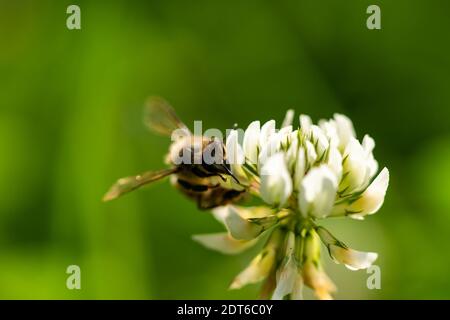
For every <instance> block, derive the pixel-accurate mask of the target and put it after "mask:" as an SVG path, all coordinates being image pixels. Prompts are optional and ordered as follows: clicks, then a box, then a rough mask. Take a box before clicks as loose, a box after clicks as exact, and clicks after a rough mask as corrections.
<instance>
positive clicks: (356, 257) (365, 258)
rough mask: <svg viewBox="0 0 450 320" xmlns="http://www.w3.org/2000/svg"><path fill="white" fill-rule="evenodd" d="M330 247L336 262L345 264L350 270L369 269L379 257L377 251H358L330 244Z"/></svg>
mask: <svg viewBox="0 0 450 320" xmlns="http://www.w3.org/2000/svg"><path fill="white" fill-rule="evenodd" d="M329 248H330V254H331V257H332V258H333V259H334V260H335V262H336V263H342V264H344V265H345V266H346V267H347V268H348V269H350V270H359V269H367V268H369V267H370V266H371V265H372V263H373V262H375V260H376V259H377V258H378V254H376V253H375V252H363V251H356V250H353V249H350V248H343V247H340V246H336V245H330V247H329Z"/></svg>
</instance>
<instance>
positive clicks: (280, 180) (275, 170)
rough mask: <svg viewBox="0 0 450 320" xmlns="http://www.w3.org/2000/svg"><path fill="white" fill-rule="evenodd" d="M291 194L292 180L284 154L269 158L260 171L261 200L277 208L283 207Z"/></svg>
mask: <svg viewBox="0 0 450 320" xmlns="http://www.w3.org/2000/svg"><path fill="white" fill-rule="evenodd" d="M291 192H292V179H291V176H290V174H289V172H288V169H287V166H286V160H285V159H284V154H283V153H281V152H279V153H276V154H274V155H273V156H271V157H270V158H269V159H268V160H267V162H266V163H265V164H264V166H263V167H262V169H261V188H260V193H261V198H262V199H263V200H264V201H265V202H267V203H269V204H271V205H275V206H278V207H282V206H284V204H285V203H286V201H287V199H288V198H289V196H290V195H291Z"/></svg>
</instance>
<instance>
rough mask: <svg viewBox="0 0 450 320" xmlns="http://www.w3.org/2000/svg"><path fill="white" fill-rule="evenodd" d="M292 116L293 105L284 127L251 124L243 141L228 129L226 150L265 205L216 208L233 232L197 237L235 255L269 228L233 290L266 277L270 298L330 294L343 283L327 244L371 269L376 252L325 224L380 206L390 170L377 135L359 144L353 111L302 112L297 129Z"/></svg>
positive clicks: (341, 257) (340, 256) (353, 265)
mask: <svg viewBox="0 0 450 320" xmlns="http://www.w3.org/2000/svg"><path fill="white" fill-rule="evenodd" d="M293 118H294V114H293V111H292V110H289V111H288V113H287V115H286V117H285V120H284V121H283V124H282V127H281V129H280V130H276V127H275V121H274V120H270V121H268V122H266V123H264V124H263V125H261V124H260V122H259V121H254V122H252V123H251V124H250V125H249V126H248V128H247V129H246V130H245V133H244V138H243V142H242V145H240V144H239V142H238V139H237V134H236V133H234V132H232V133H231V134H230V135H229V137H228V140H227V143H226V144H227V153H229V154H231V155H232V156H231V157H232V158H233V159H235V160H236V162H237V163H232V164H231V166H230V167H231V170H232V171H233V173H234V174H235V175H237V176H239V177H240V180H241V182H242V181H243V182H245V183H244V184H245V185H246V186H248V188H249V190H250V192H251V193H252V194H253V195H254V196H255V197H258V198H260V199H262V201H263V202H264V203H265V205H262V206H258V207H241V206H237V205H227V206H224V207H219V208H216V209H214V212H213V213H214V216H215V217H216V218H217V219H218V220H219V221H220V222H222V223H223V224H224V225H225V227H226V229H227V232H224V233H215V234H209V235H197V236H194V240H196V241H198V242H200V243H202V244H203V245H205V246H206V247H208V248H210V249H215V250H218V251H220V252H222V253H226V254H233V253H239V252H242V251H243V250H246V249H248V248H250V247H251V246H253V245H254V244H256V243H257V242H258V241H259V240H260V239H262V238H267V237H265V236H264V234H270V235H268V240H267V241H266V244H265V245H264V247H263V249H262V251H261V252H260V253H259V254H257V255H256V256H255V258H254V259H253V260H252V261H251V263H250V264H249V266H248V267H247V268H245V269H244V270H243V271H242V272H241V273H240V274H239V275H238V276H237V277H236V278H235V279H234V281H233V282H232V284H231V286H230V288H232V289H238V288H241V287H242V286H244V285H247V284H251V283H256V282H260V281H263V280H264V284H263V289H262V292H263V293H262V296H263V297H272V298H273V299H285V298H291V299H301V298H302V290H303V287H304V286H308V287H310V288H312V289H313V290H314V292H315V295H316V296H317V298H319V299H331V298H332V294H333V293H334V292H335V291H336V286H335V285H334V283H333V282H332V281H331V280H330V278H329V277H328V276H327V274H326V273H325V271H324V269H323V267H322V263H321V242H322V243H323V244H324V246H325V248H326V249H327V251H328V253H329V255H330V257H331V258H332V259H333V260H334V261H335V262H336V263H340V264H344V265H345V266H346V267H347V268H349V269H351V270H359V269H365V268H368V267H370V266H371V265H372V263H374V261H375V260H376V258H377V254H376V253H373V252H361V251H357V250H353V249H351V248H349V247H348V246H347V245H346V244H344V243H343V242H342V241H340V240H338V239H337V238H336V237H335V236H333V235H332V234H331V233H330V232H329V231H328V230H327V229H325V228H323V227H321V226H319V225H318V222H319V221H320V219H324V218H328V217H350V218H354V219H363V218H364V217H366V216H367V215H371V214H374V213H375V212H377V211H378V210H379V209H380V207H381V206H382V204H383V201H384V197H385V194H386V191H387V187H388V184H389V171H388V169H387V168H384V169H383V170H381V172H380V173H379V174H378V175H377V170H378V163H377V161H376V160H375V158H374V155H373V150H374V147H375V142H374V140H373V139H372V138H371V137H370V136H369V135H365V136H364V137H363V139H362V142H360V141H359V140H358V139H357V136H356V133H355V130H354V128H353V124H352V122H351V121H350V119H349V118H347V117H346V116H344V115H340V114H335V115H334V117H333V119H330V120H320V121H319V122H318V125H315V124H313V122H312V120H311V118H310V117H309V116H306V115H300V117H299V124H300V125H299V127H298V128H296V129H294V128H293ZM241 178H242V179H241ZM240 187H241V188H242V186H240Z"/></svg>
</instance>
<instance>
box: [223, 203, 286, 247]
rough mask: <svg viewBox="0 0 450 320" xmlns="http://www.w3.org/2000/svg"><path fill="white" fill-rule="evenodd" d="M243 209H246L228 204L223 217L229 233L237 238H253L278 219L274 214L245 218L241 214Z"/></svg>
mask: <svg viewBox="0 0 450 320" xmlns="http://www.w3.org/2000/svg"><path fill="white" fill-rule="evenodd" d="M243 211H247V210H245V209H244V210H239V209H238V208H237V207H234V206H229V207H228V214H227V215H226V216H225V219H224V221H225V225H226V227H227V229H228V231H229V232H230V235H231V236H232V237H233V238H234V239H237V240H250V239H254V238H256V237H258V236H259V235H260V234H261V233H262V232H264V231H265V230H267V229H268V228H270V227H272V226H274V225H275V224H277V223H278V221H279V219H278V217H277V216H276V215H268V216H261V217H251V218H246V217H245V216H243V213H242V212H243ZM248 211H250V210H248Z"/></svg>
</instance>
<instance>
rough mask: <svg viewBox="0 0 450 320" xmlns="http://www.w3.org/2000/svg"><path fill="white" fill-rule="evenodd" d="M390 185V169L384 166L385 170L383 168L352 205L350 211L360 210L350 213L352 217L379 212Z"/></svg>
mask: <svg viewBox="0 0 450 320" xmlns="http://www.w3.org/2000/svg"><path fill="white" fill-rule="evenodd" d="M388 185H389V170H388V169H387V168H383V170H381V172H380V173H379V174H378V176H377V177H376V178H375V180H373V181H372V183H371V184H370V185H369V187H368V188H367V189H366V190H365V191H364V192H363V193H362V195H361V196H360V197H359V198H358V200H356V201H355V202H353V203H352V204H351V205H350V207H349V210H350V211H353V212H358V213H356V214H353V215H350V217H352V218H358V217H363V216H365V215H370V214H374V213H375V212H377V211H378V210H379V209H380V208H381V206H382V205H383V202H384V197H385V195H386V190H387V188H388Z"/></svg>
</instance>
